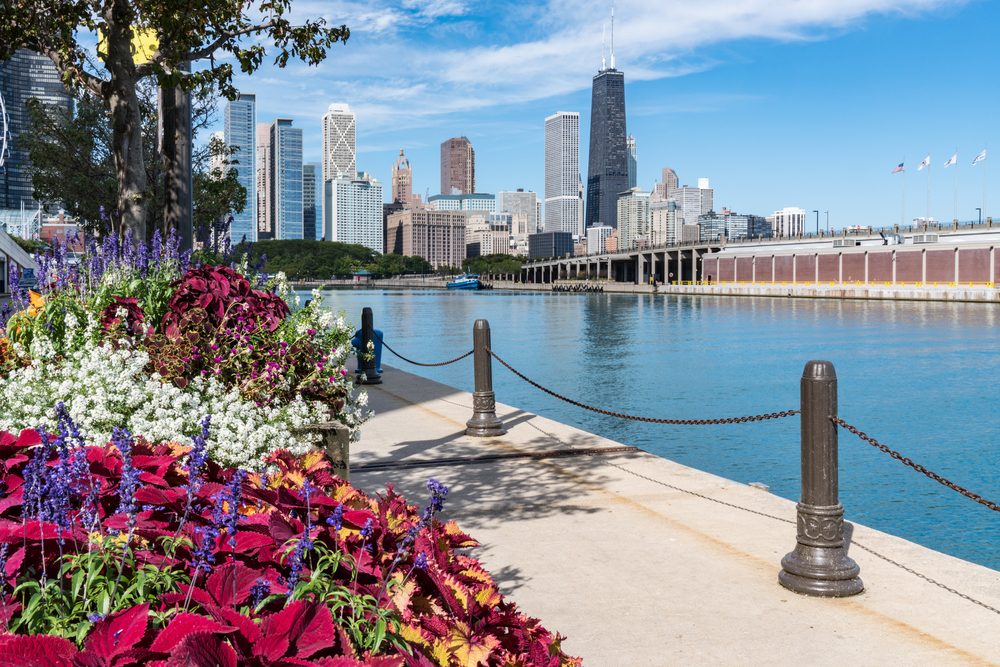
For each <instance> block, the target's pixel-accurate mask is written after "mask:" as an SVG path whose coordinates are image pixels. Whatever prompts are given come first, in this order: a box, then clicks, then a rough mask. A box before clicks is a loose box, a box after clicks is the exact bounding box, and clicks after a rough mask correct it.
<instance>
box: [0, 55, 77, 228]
mask: <svg viewBox="0 0 1000 667" xmlns="http://www.w3.org/2000/svg"><path fill="white" fill-rule="evenodd" d="M0 93H2V94H3V98H4V103H5V106H6V107H7V115H8V116H9V117H10V124H9V126H8V128H7V131H8V132H9V133H10V135H9V138H8V149H9V150H10V155H8V156H7V157H6V159H5V160H4V170H3V171H2V172H0V208H10V209H20V208H21V203H22V202H24V206H25V208H35V207H36V204H35V200H34V196H33V190H32V187H31V176H29V175H28V169H27V168H28V164H29V163H28V154H27V152H26V151H23V150H21V149H20V148H18V142H17V135H18V134H20V133H21V132H24V131H25V130H27V129H28V108H27V102H28V99H29V98H31V97H37V98H38V99H39V100H41V101H42V102H44V103H45V104H55V105H58V106H61V107H63V108H64V109H67V110H68V111H70V112H71V113H72V111H73V96H72V95H70V94H69V91H67V90H66V87H65V86H64V85H63V84H62V81H60V80H59V72H58V71H57V70H56V66H55V65H53V64H52V61H51V60H49V58H48V57H47V56H43V55H40V54H37V53H34V52H33V51H28V50H27V49H21V50H19V51H17V52H15V53H14V55H13V56H12V57H11V59H10V60H8V61H6V62H0ZM0 125H2V123H0ZM0 131H3V130H2V127H0Z"/></svg>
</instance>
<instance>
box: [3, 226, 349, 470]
mask: <svg viewBox="0 0 1000 667" xmlns="http://www.w3.org/2000/svg"><path fill="white" fill-rule="evenodd" d="M66 257H67V256H66V246H65V245H62V246H60V245H58V244H57V245H56V246H55V248H54V249H53V252H52V253H51V254H49V255H45V256H40V257H39V263H40V265H41V267H40V270H39V273H40V275H41V276H42V284H41V286H40V288H39V293H37V294H35V293H32V294H30V295H29V294H26V293H23V292H20V291H18V290H15V292H14V298H15V301H16V302H19V303H20V305H22V306H24V308H23V310H21V312H17V313H14V314H13V315H11V314H10V312H9V309H8V311H7V312H5V313H4V317H3V320H6V321H5V333H6V337H4V338H0V429H6V430H11V431H15V432H16V431H20V430H21V429H23V428H40V427H41V428H49V429H51V428H52V427H53V425H54V416H53V415H54V413H53V410H54V408H55V406H56V404H57V403H60V402H62V403H63V404H64V405H65V407H66V409H67V410H68V412H69V415H70V417H71V418H72V419H73V420H74V421H75V423H77V424H79V427H80V429H81V434H82V436H83V437H84V439H85V440H86V442H88V444H91V445H95V446H100V445H103V444H104V443H106V442H107V441H108V440H109V438H110V436H111V433H112V430H113V429H114V428H115V427H119V428H127V429H128V430H129V431H130V432H131V433H133V434H135V435H136V436H141V437H143V438H144V439H146V440H148V441H149V442H166V441H179V440H183V439H184V438H186V437H188V436H191V435H193V434H195V433H196V432H197V431H198V423H199V422H200V421H201V419H202V418H204V416H205V415H208V414H211V415H213V418H214V422H213V424H214V425H213V429H212V437H211V440H210V442H209V452H210V454H211V456H212V458H213V459H215V460H217V461H219V462H220V463H223V464H225V465H230V466H234V467H240V468H244V469H252V470H259V469H260V468H261V466H262V465H263V461H264V459H265V458H266V456H267V455H268V454H269V453H271V452H272V451H274V450H276V449H278V448H285V449H288V450H289V451H291V452H293V453H296V454H302V453H305V452H306V451H308V449H309V448H310V447H311V446H312V445H313V444H315V443H314V442H313V441H312V440H311V439H310V437H311V436H307V435H301V434H300V435H294V434H293V431H294V430H295V429H297V428H300V427H302V426H305V425H308V424H314V423H317V422H321V421H326V420H331V419H332V420H337V421H341V422H343V423H344V424H345V425H346V426H348V427H349V428H351V429H352V437H353V438H355V439H356V438H357V437H358V435H359V433H358V426H359V425H360V424H361V423H363V422H364V420H365V419H367V417H368V414H367V413H366V411H365V409H364V406H365V404H366V395H365V393H364V392H352V389H353V380H352V378H351V377H350V376H349V374H348V372H347V370H346V369H345V368H344V363H345V362H346V360H347V357H348V355H349V354H350V352H351V347H350V338H351V335H352V333H353V332H352V329H351V327H350V326H349V325H348V324H347V323H346V322H345V321H344V318H343V317H342V316H341V317H335V316H334V315H333V313H331V312H330V311H328V310H326V309H324V308H323V303H322V302H323V300H322V298H321V297H320V295H319V294H318V293H316V294H314V298H313V299H312V301H311V302H310V303H309V304H308V305H306V306H305V307H303V308H296V310H295V311H294V312H292V310H291V309H290V307H289V304H288V303H287V302H286V301H285V297H287V295H288V286H287V284H285V282H284V279H283V277H282V276H280V275H279V276H276V277H273V278H268V277H267V276H266V275H263V274H260V273H258V272H256V271H254V270H253V269H252V268H251V267H248V266H247V265H246V255H244V258H243V260H242V265H241V264H240V263H238V262H237V261H235V258H233V257H227V256H216V255H212V256H209V257H205V258H203V259H204V260H206V262H205V263H202V264H199V265H194V264H192V261H191V257H190V256H189V255H186V254H184V253H179V252H178V251H177V243H176V239H175V237H173V236H171V237H169V238H168V239H167V240H166V241H165V242H163V241H161V239H160V237H159V236H158V235H157V236H154V238H153V239H152V241H151V242H150V243H149V244H144V243H139V244H137V245H136V244H133V242H132V240H131V239H129V238H125V239H117V238H115V237H114V235H111V236H109V237H108V238H107V239H105V240H104V241H103V242H102V243H101V244H100V245H98V244H97V243H96V242H95V241H91V243H90V245H89V247H88V250H87V253H86V255H85V257H84V259H83V261H82V262H80V263H70V262H69V261H68V260H67V258H66ZM210 262H211V263H210ZM17 278H18V276H17V275H16V271H14V272H12V275H11V277H10V281H11V284H12V285H16V284H17V282H18V280H17ZM296 299H297V297H296ZM296 305H298V304H297V303H296ZM8 317H9V319H8Z"/></svg>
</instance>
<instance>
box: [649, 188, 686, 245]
mask: <svg viewBox="0 0 1000 667" xmlns="http://www.w3.org/2000/svg"><path fill="white" fill-rule="evenodd" d="M660 185H662V183H657V184H656V186H657V187H658V188H659V186H660ZM678 210H679V207H678V206H677V200H676V199H672V198H670V197H665V196H663V195H662V194H660V190H655V191H653V192H652V193H651V194H650V195H649V244H650V245H651V246H654V247H655V246H662V245H669V244H672V243H677V242H678V241H679V240H680V226H681V225H682V224H684V223H683V220H682V219H681V216H680V215H678Z"/></svg>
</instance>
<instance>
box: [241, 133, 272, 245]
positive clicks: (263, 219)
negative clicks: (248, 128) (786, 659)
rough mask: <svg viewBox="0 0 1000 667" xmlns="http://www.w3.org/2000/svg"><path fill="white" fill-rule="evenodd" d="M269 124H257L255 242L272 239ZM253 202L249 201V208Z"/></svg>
mask: <svg viewBox="0 0 1000 667" xmlns="http://www.w3.org/2000/svg"><path fill="white" fill-rule="evenodd" d="M270 184H271V124H270V123H257V173H256V189H257V197H256V221H257V240H258V241H267V240H269V239H273V238H274V225H273V224H271V204H270V201H271V185H270ZM252 202H253V200H251V199H249V197H248V201H247V205H248V206H249V205H250V204H251V203H252Z"/></svg>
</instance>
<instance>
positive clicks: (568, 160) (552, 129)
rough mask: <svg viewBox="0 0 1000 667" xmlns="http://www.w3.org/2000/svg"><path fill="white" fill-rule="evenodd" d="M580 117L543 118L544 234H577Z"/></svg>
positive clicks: (571, 114) (570, 113)
mask: <svg viewBox="0 0 1000 667" xmlns="http://www.w3.org/2000/svg"><path fill="white" fill-rule="evenodd" d="M579 221H580V114H579V113H577V112H573V111H560V112H558V113H556V114H555V115H552V116H549V117H548V118H546V119H545V231H547V232H570V233H571V234H580V233H581V232H580V222H579Z"/></svg>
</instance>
